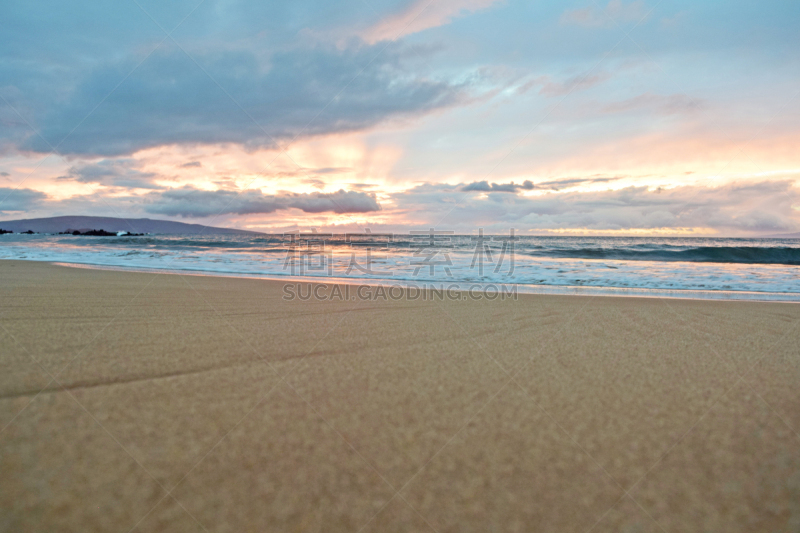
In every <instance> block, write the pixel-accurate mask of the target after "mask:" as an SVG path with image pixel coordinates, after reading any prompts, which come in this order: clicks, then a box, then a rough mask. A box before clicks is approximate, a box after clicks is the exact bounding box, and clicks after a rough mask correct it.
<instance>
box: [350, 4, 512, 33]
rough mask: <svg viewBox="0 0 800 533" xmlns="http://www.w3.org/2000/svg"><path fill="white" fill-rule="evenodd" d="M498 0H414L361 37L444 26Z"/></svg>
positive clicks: (411, 31)
mask: <svg viewBox="0 0 800 533" xmlns="http://www.w3.org/2000/svg"><path fill="white" fill-rule="evenodd" d="M498 1H499V0H433V1H431V0H414V1H413V2H412V3H411V4H409V5H408V7H406V8H405V9H403V10H402V11H400V12H398V13H395V14H393V15H390V16H389V17H387V18H385V19H383V20H381V21H379V22H378V23H376V24H374V25H372V26H370V27H369V28H367V29H366V30H364V31H363V32H362V33H361V38H362V39H364V40H365V41H366V42H368V43H370V44H373V43H376V42H378V41H387V40H388V41H393V40H395V39H399V38H400V37H403V36H405V35H410V34H412V33H417V32H420V31H422V30H427V29H429V28H435V27H437V26H442V25H444V24H447V23H449V22H450V21H451V20H453V19H454V18H456V17H458V16H462V15H465V14H467V13H473V12H475V11H480V10H482V9H486V8H488V7H490V6H492V5H493V4H496V3H498Z"/></svg>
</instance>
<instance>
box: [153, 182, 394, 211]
mask: <svg viewBox="0 0 800 533" xmlns="http://www.w3.org/2000/svg"><path fill="white" fill-rule="evenodd" d="M285 209H299V210H301V211H303V212H306V213H326V212H330V213H337V214H344V213H369V212H372V211H380V209H381V206H380V204H379V203H378V201H377V199H376V198H375V195H374V194H368V193H363V192H355V191H345V190H339V191H336V192H333V193H320V192H313V193H303V194H298V193H288V192H285V193H281V194H277V195H267V194H263V193H262V192H261V191H260V190H258V189H252V190H246V191H241V192H237V191H226V190H218V191H205V190H200V189H196V188H194V187H190V186H186V187H182V188H178V189H169V190H167V191H164V192H162V193H155V194H154V195H151V196H150V198H149V203H148V204H147V205H146V206H145V211H147V212H148V213H153V214H159V215H168V216H180V217H187V218H188V217H194V218H199V217H206V216H212V215H226V214H237V215H251V214H267V213H274V212H275V211H279V210H285Z"/></svg>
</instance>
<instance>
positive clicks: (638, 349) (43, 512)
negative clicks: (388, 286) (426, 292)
mask: <svg viewBox="0 0 800 533" xmlns="http://www.w3.org/2000/svg"><path fill="white" fill-rule="evenodd" d="M188 274H189V273H187V272H183V271H181V272H174V273H163V272H130V271H120V270H106V269H100V268H73V267H65V266H58V265H52V264H47V263H42V262H33V261H0V288H1V292H0V294H2V304H1V305H0V324H2V329H0V335H2V340H1V341H0V342H1V344H0V346H2V348H1V349H0V352H1V356H0V365H2V370H3V371H2V372H0V376H2V377H0V380H1V381H0V428H3V429H2V432H1V433H0V467H1V468H0V470H2V471H3V472H4V483H3V484H2V487H0V504H1V505H2V507H3V509H4V510H5V511H4V513H3V515H4V516H3V517H2V518H0V529H3V530H9V531H33V530H40V531H41V530H60V531H107V530H109V529H112V530H125V531H152V530H159V531H203V530H208V531H241V530H250V529H256V530H260V531H291V530H303V531H354V532H355V531H364V532H367V531H411V530H414V531H416V530H419V531H426V530H427V531H439V532H444V531H490V530H492V528H494V529H496V530H502V531H530V530H538V531H589V530H591V531H622V530H639V531H663V530H666V531H703V530H712V531H764V530H769V531H795V530H797V529H798V528H800V503H798V502H800V436H799V435H798V429H800V411H798V409H797V405H798V400H800V392H799V391H798V389H797V386H796V384H797V383H798V382H800V354H798V352H797V348H796V347H797V346H798V344H800V343H798V341H800V329H798V327H797V325H798V323H800V307H798V306H796V305H790V304H789V303H785V302H760V301H729V300H728V301H712V300H699V299H677V298H675V299H662V298H652V297H649V298H644V297H642V298H631V297H622V298H619V297H606V296H578V297H568V296H567V295H530V294H523V293H520V294H519V295H518V298H515V299H505V300H500V299H495V300H488V299H469V298H468V299H461V298H459V299H447V298H445V299H442V300H409V299H408V298H405V299H403V298H398V299H386V300H381V299H375V298H371V297H370V298H359V297H356V298H355V299H354V300H350V299H342V300H330V299H325V300H323V299H317V298H310V299H308V300H300V299H293V300H291V299H285V298H284V296H285V293H284V283H286V282H293V283H296V282H297V280H294V279H289V278H287V279H286V280H280V281H273V280H265V279H254V278H245V277H223V276H216V275H213V276H211V275H188ZM305 281H306V280H303V283H305ZM314 281H316V280H314ZM321 281H323V282H325V283H328V284H330V285H333V283H330V282H329V281H328V280H321ZM351 281H352V280H351ZM370 281H371V280H370ZM338 282H339V280H337V283H338ZM365 283H370V282H365ZM356 296H359V295H358V294H357V293H356Z"/></svg>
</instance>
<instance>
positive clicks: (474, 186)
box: [461, 180, 533, 193]
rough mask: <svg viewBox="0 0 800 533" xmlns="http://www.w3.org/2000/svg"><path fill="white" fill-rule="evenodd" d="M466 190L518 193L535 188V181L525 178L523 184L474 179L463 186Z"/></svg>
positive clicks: (463, 189)
mask: <svg viewBox="0 0 800 533" xmlns="http://www.w3.org/2000/svg"><path fill="white" fill-rule="evenodd" d="M461 190H462V191H464V192H469V191H476V192H510V193H516V192H518V191H520V190H525V191H531V190H533V182H531V181H529V180H525V181H524V182H522V184H521V185H519V184H516V183H514V182H513V181H512V182H511V183H492V184H491V185H490V184H489V182H488V181H473V182H472V183H469V184H467V185H464V186H463V187H462V188H461Z"/></svg>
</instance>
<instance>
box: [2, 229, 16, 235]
mask: <svg viewBox="0 0 800 533" xmlns="http://www.w3.org/2000/svg"><path fill="white" fill-rule="evenodd" d="M5 233H14V232H13V231H8V230H5V229H2V228H0V235H3V234H5Z"/></svg>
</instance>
